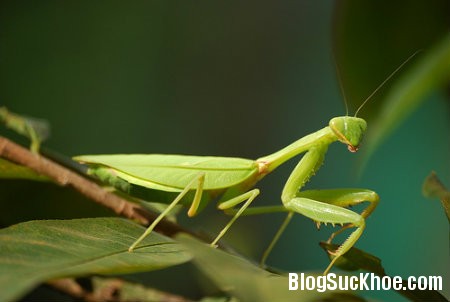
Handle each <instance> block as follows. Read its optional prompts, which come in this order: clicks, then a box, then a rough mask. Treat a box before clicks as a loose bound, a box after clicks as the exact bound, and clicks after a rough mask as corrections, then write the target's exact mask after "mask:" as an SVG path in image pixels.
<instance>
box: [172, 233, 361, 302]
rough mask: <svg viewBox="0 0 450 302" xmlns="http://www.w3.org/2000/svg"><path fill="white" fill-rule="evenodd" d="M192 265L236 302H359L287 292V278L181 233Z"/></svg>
mask: <svg viewBox="0 0 450 302" xmlns="http://www.w3.org/2000/svg"><path fill="white" fill-rule="evenodd" d="M177 240H179V241H180V242H181V243H182V244H183V245H185V246H186V247H187V249H188V250H189V251H190V253H191V254H192V255H193V257H194V258H193V262H194V264H195V265H196V266H198V268H199V269H200V270H201V271H202V272H203V273H204V274H205V275H206V276H208V277H209V278H210V279H211V280H212V281H213V282H214V283H215V284H216V285H217V286H218V287H219V288H220V289H221V290H222V291H224V292H226V293H228V294H230V295H231V296H233V297H236V298H238V300H239V301H261V302H263V301H302V302H304V301H330V302H331V301H362V300H361V299H360V298H358V297H356V296H354V295H351V294H349V293H345V292H342V291H341V292H338V291H334V292H333V291H326V292H323V293H321V292H317V291H300V290H297V291H289V290H288V286H289V279H288V277H287V276H281V275H275V274H272V273H269V272H267V271H265V270H263V269H261V268H259V267H257V266H255V265H254V264H252V263H250V262H248V261H247V260H245V259H243V258H239V257H237V256H234V255H231V254H227V253H225V252H223V251H221V250H218V249H213V248H211V247H210V246H209V245H207V244H204V243H202V242H199V241H197V240H195V239H193V238H191V237H189V236H187V235H185V234H180V235H179V236H177Z"/></svg>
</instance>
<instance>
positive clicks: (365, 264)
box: [320, 242, 386, 276]
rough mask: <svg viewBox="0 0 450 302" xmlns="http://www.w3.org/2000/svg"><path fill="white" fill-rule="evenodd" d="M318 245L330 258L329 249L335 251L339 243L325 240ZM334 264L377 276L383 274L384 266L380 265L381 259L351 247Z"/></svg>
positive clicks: (347, 269) (344, 268) (345, 268)
mask: <svg viewBox="0 0 450 302" xmlns="http://www.w3.org/2000/svg"><path fill="white" fill-rule="evenodd" d="M320 246H321V247H322V248H323V249H324V250H325V252H327V255H328V256H329V257H330V260H331V259H332V256H330V254H329V253H328V252H329V251H331V252H333V251H335V250H336V249H337V248H338V247H339V245H337V244H331V243H326V242H321V243H320ZM336 266H337V267H339V268H341V269H343V270H346V271H356V270H359V269H363V270H366V271H369V272H372V273H375V274H377V275H378V276H384V275H386V273H385V272H384V268H383V266H382V265H381V259H380V258H378V257H375V256H374V255H371V254H369V253H366V252H364V251H363V250H360V249H357V248H355V247H352V248H351V249H350V250H349V251H348V252H347V253H345V254H344V255H342V256H341V257H340V258H339V259H338V260H337V261H336Z"/></svg>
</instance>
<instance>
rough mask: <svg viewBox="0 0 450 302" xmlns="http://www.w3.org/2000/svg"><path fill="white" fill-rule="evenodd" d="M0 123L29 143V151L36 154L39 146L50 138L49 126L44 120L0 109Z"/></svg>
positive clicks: (3, 108)
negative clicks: (28, 140) (27, 139)
mask: <svg viewBox="0 0 450 302" xmlns="http://www.w3.org/2000/svg"><path fill="white" fill-rule="evenodd" d="M0 121H1V122H2V123H4V124H5V125H6V127H8V128H10V129H11V130H13V131H15V132H17V133H19V134H21V135H23V136H25V137H27V138H29V139H30V141H31V147H30V149H31V151H33V152H36V153H37V152H38V151H39V146H40V144H41V143H42V142H43V141H44V140H45V139H47V138H48V137H49V136H50V125H49V123H48V122H47V121H46V120H43V119H37V118H33V117H26V116H23V115H19V114H16V113H13V112H11V111H9V110H8V109H6V107H0Z"/></svg>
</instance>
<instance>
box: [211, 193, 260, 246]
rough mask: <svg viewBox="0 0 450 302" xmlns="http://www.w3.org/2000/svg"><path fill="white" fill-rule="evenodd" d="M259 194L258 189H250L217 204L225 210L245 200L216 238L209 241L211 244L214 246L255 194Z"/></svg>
mask: <svg viewBox="0 0 450 302" xmlns="http://www.w3.org/2000/svg"><path fill="white" fill-rule="evenodd" d="M258 195H259V190H258V189H253V190H250V191H248V192H246V193H244V194H242V195H239V196H236V197H234V198H232V199H230V200H227V201H224V202H222V203H220V204H219V206H218V208H219V209H220V210H226V209H231V208H233V207H234V206H236V205H238V204H240V203H242V202H244V201H246V202H245V203H244V204H243V205H242V207H241V208H240V209H239V210H238V211H237V212H236V214H234V216H233V218H231V220H230V221H229V222H228V224H227V225H226V226H225V227H224V228H223V229H222V230H221V231H220V233H219V235H217V237H216V239H214V240H213V242H211V246H216V243H217V242H218V241H219V240H220V238H222V237H223V235H225V233H226V232H227V231H228V229H229V228H230V227H231V225H232V224H233V223H234V222H235V221H236V219H238V217H239V216H241V214H242V213H243V212H244V211H245V209H247V207H248V206H249V205H250V204H251V203H252V201H253V200H254V199H255V198H256V196H258Z"/></svg>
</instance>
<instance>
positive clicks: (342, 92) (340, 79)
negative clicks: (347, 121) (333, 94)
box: [333, 55, 348, 116]
mask: <svg viewBox="0 0 450 302" xmlns="http://www.w3.org/2000/svg"><path fill="white" fill-rule="evenodd" d="M333 61H334V66H335V68H336V75H337V78H338V82H339V88H340V89H341V94H342V98H343V99H344V104H345V116H348V102H347V96H346V95H345V90H344V85H343V83H342V77H341V72H340V69H339V65H338V63H337V61H336V58H335V57H334V55H333Z"/></svg>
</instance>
